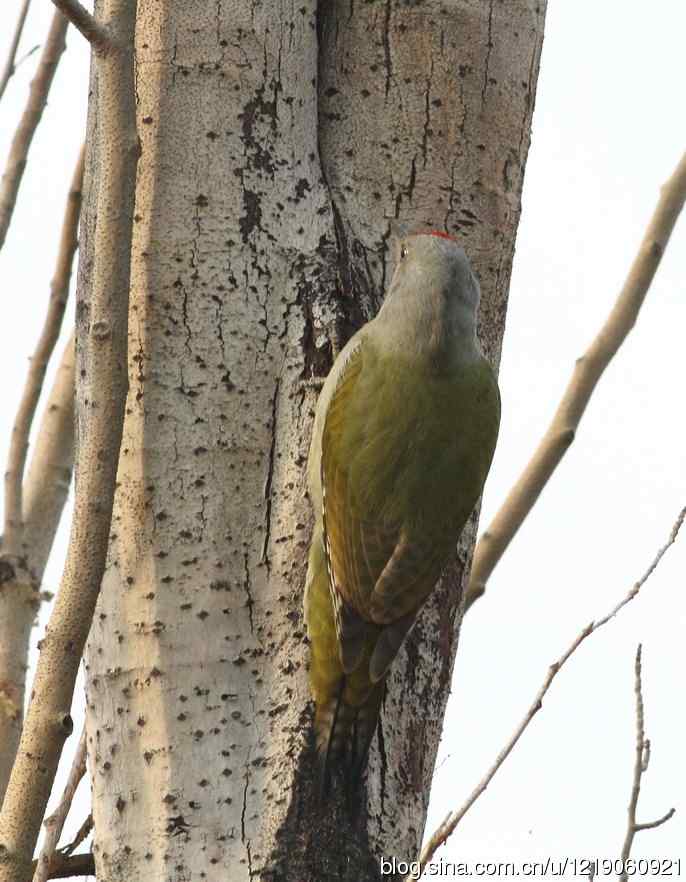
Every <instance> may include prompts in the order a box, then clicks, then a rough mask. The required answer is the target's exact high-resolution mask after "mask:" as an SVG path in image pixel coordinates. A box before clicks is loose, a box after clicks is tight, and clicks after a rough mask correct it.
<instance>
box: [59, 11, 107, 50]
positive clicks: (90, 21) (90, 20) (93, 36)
mask: <svg viewBox="0 0 686 882" xmlns="http://www.w3.org/2000/svg"><path fill="white" fill-rule="evenodd" d="M52 2H53V3H54V4H55V6H56V7H57V8H58V9H59V10H60V12H61V13H62V14H63V15H64V16H66V17H67V18H68V19H69V21H70V22H71V23H72V24H73V25H74V27H75V28H76V29H77V30H78V31H80V32H81V33H82V34H83V36H84V37H85V38H86V39H87V40H88V42H89V43H90V44H91V46H92V47H93V50H94V51H95V52H99V53H105V52H107V51H109V50H110V49H111V48H112V36H111V34H110V31H109V30H108V28H106V27H105V25H103V24H101V23H100V22H99V21H98V20H97V19H96V18H95V17H94V16H93V15H91V14H90V12H89V11H88V10H87V9H86V8H85V6H82V5H81V4H80V3H79V0H52Z"/></svg>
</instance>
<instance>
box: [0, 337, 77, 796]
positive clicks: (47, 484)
mask: <svg viewBox="0 0 686 882" xmlns="http://www.w3.org/2000/svg"><path fill="white" fill-rule="evenodd" d="M73 460H74V339H73V337H72V338H71V339H70V341H69V343H68V344H67V347H66V349H65V352H64V354H63V356H62V362H61V364H60V367H59V369H58V372H57V377H56V378H55V382H54V384H53V387H52V390H51V393H50V397H49V398H48V402H47V404H46V407H45V412H44V414H43V419H42V421H41V425H40V430H39V432H38V439H37V442H36V447H35V450H34V454H33V457H32V460H31V468H30V470H29V476H28V479H27V481H26V487H25V493H24V496H25V506H24V521H25V523H26V528H25V531H24V546H23V547H24V553H25V556H26V557H25V559H24V557H20V558H19V559H12V558H7V557H4V558H1V559H0V583H2V590H0V744H2V750H0V802H1V801H2V797H3V796H4V795H5V788H6V786H7V781H8V780H9V776H10V772H11V770H12V763H13V762H14V757H15V754H16V752H17V747H18V745H19V737H20V735H21V725H22V719H23V707H24V693H25V689H26V667H27V665H26V659H27V657H28V651H29V638H30V635H31V628H32V625H33V622H34V619H35V616H36V610H37V608H38V605H39V603H40V599H41V597H42V596H43V594H41V593H40V591H39V588H40V584H41V581H42V579H43V571H44V570H45V565H46V563H47V560H48V556H49V554H50V549H51V548H52V543H53V541H54V538H55V533H56V532H57V527H58V525H59V521H60V517H61V514H62V509H63V508H64V503H65V501H66V499H67V493H68V491H69V483H70V479H71V469H72V464H73Z"/></svg>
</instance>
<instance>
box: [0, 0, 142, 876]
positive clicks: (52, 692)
mask: <svg viewBox="0 0 686 882" xmlns="http://www.w3.org/2000/svg"><path fill="white" fill-rule="evenodd" d="M103 7H104V8H103V18H104V20H105V21H106V22H107V23H108V24H109V27H110V33H111V36H112V41H113V44H114V46H115V47H116V49H113V50H112V51H109V52H108V53H107V54H102V55H99V56H98V57H97V66H98V69H99V73H100V79H99V88H100V90H101V94H100V100H99V108H100V124H99V129H98V135H99V137H98V141H97V149H98V153H99V161H100V162H101V163H102V165H103V167H106V168H107V170H108V174H107V175H103V176H102V177H100V179H99V180H98V182H97V213H98V225H97V229H96V231H95V242H94V256H93V259H94V262H93V267H92V274H93V275H92V285H91V288H90V290H89V292H88V296H87V297H84V296H83V292H81V296H80V297H79V298H78V301H77V324H76V327H77V336H76V342H77V367H78V370H77V376H78V383H77V398H76V413H77V425H78V458H77V467H76V493H75V503H74V519H73V522H72V530H71V535H70V539H69V547H68V550H67V560H66V564H65V569H64V574H63V576H62V581H61V584H60V589H59V593H58V595H57V599H56V601H55V606H54V608H53V612H52V615H51V617H50V621H49V624H48V627H47V630H46V636H45V638H44V640H43V641H42V646H41V654H40V658H39V661H38V666H37V670H36V675H35V679H34V683H33V692H32V697H31V702H30V704H29V709H28V713H27V717H26V722H25V724H24V728H23V731H22V734H21V740H20V743H19V749H18V751H17V756H16V759H15V762H14V766H13V768H12V774H11V776H10V780H9V784H8V786H7V791H6V793H5V799H4V802H3V806H2V812H0V880H1V882H10V880H12V882H20V880H21V882H23V880H25V879H26V878H27V877H28V875H29V873H30V867H31V858H32V856H33V849H34V847H35V843H36V838H37V836H38V832H39V829H40V825H41V822H42V819H43V816H44V813H45V807H46V805H47V801H48V798H49V796H50V790H51V787H52V782H53V779H54V776H55V772H56V770H57V764H58V762H59V758H60V754H61V751H62V746H63V744H64V740H65V738H66V737H67V736H68V735H69V734H70V732H71V727H72V721H71V716H70V709H71V700H72V695H73V689H74V682H75V680H76V674H77V672H78V667H79V663H80V660H81V654H82V652H83V647H84V644H85V642H86V638H87V636H88V631H89V628H90V623H91V619H92V616H93V610H94V608H95V603H96V600H97V596H98V592H99V590H100V584H101V580H102V573H103V570H104V566H105V556H106V552H107V543H108V538H109V532H110V523H111V514H112V503H113V498H114V490H115V479H116V470H117V458H118V455H119V447H120V441H121V432H122V425H123V420H124V406H125V400H126V391H127V372H126V344H127V325H128V299H129V298H128V295H129V270H130V259H129V258H130V253H131V232H132V227H133V208H134V196H135V181H136V164H137V161H138V152H139V144H138V138H137V134H136V126H135V106H134V105H135V95H134V91H135V85H134V69H133V35H134V29H135V21H136V3H135V2H133V3H132V2H130V0H106V2H105V3H104V4H103Z"/></svg>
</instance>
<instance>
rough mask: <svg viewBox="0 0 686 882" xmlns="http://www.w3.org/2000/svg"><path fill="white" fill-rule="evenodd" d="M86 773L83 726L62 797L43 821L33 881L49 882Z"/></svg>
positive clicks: (84, 730)
mask: <svg viewBox="0 0 686 882" xmlns="http://www.w3.org/2000/svg"><path fill="white" fill-rule="evenodd" d="M85 774H86V727H85V726H84V727H83V731H82V732H81V738H80V739H79V744H78V747H77V748H76V753H75V754H74V759H73V761H72V766H71V770H70V771H69V777H68V778H67V783H66V785H65V787H64V792H63V793H62V799H61V800H60V802H59V805H58V806H57V808H56V809H55V811H54V812H53V813H52V814H51V815H50V817H49V818H46V819H45V821H44V822H43V826H44V827H45V841H44V842H43V848H42V849H41V853H40V855H39V856H38V861H37V866H36V869H35V872H34V874H33V882H47V880H48V879H49V878H50V865H51V863H52V859H53V857H54V855H55V852H56V851H57V844H58V842H59V841H60V836H61V835H62V830H63V829H64V822H65V821H66V820H67V815H68V814H69V811H70V809H71V804H72V802H73V800H74V794H75V793H76V788H77V787H78V786H79V784H80V783H81V779H82V778H83V776H84V775H85Z"/></svg>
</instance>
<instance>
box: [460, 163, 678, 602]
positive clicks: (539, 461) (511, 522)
mask: <svg viewBox="0 0 686 882" xmlns="http://www.w3.org/2000/svg"><path fill="white" fill-rule="evenodd" d="M684 201H686V153H685V154H684V155H683V156H682V157H681V161H680V162H679V164H678V166H677V168H676V170H675V171H674V173H673V175H672V177H671V178H670V179H669V180H668V181H667V183H666V184H664V186H663V187H662V190H661V193H660V198H659V200H658V203H657V207H656V208H655V212H654V214H653V216H652V218H651V220H650V223H649V224H648V228H647V230H646V233H645V235H644V237H643V241H642V242H641V246H640V248H639V250H638V254H637V255H636V257H635V259H634V262H633V264H632V266H631V269H630V271H629V275H628V276H627V278H626V281H625V282H624V286H623V287H622V290H621V292H620V294H619V297H618V298H617V301H616V302H615V305H614V306H613V308H612V311H611V312H610V315H609V316H608V318H607V320H606V322H605V324H604V325H603V327H602V328H601V329H600V332H599V333H598V335H597V337H596V338H595V340H594V341H593V343H592V344H591V346H590V348H589V349H588V351H587V352H586V354H585V355H583V356H582V357H581V358H579V359H578V360H577V362H576V365H575V367H574V371H573V373H572V377H571V379H570V381H569V384H568V385H567V388H566V389H565V393H564V395H563V396H562V400H561V401H560V404H559V405H558V408H557V410H556V412H555V416H554V417H553V420H552V422H551V423H550V425H549V426H548V429H547V430H546V432H545V434H544V436H543V438H542V439H541V441H540V443H539V445H538V447H537V448H536V451H535V452H534V455H533V456H532V457H531V459H530V461H529V463H528V464H527V466H526V468H525V469H524V471H523V472H522V474H521V475H520V477H519V480H518V481H517V482H516V484H515V485H514V487H513V488H512V489H511V490H510V492H509V494H508V495H507V498H506V499H505V502H504V503H503V504H502V506H501V507H500V510H499V511H498V513H497V514H496V516H495V517H494V518H493V520H492V522H491V523H490V525H489V526H488V528H487V529H486V531H485V532H484V534H483V535H482V536H481V538H480V540H479V542H478V543H477V546H476V549H475V551H474V560H473V563H472V571H471V575H470V578H469V584H468V587H467V592H466V601H465V608H466V609H469V607H470V606H471V604H472V603H474V601H475V600H477V599H478V598H479V597H481V595H482V594H483V593H484V591H485V590H486V583H487V582H488V579H489V578H490V576H491V573H492V572H493V570H494V569H495V567H496V565H497V563H498V561H499V560H500V558H501V557H502V556H503V554H504V552H505V550H506V549H507V547H508V545H509V544H510V542H511V541H512V539H513V538H514V536H515V534H516V533H517V530H519V528H520V527H521V525H522V523H523V522H524V519H525V518H526V517H527V515H528V514H529V512H530V511H531V509H532V508H533V506H534V505H535V503H536V500H537V499H538V497H539V496H540V494H541V491H542V490H543V488H544V487H545V485H546V484H547V483H548V481H549V480H550V478H551V477H552V475H553V472H554V471H555V469H556V468H557V466H558V464H559V463H560V461H561V459H562V457H563V456H564V454H565V453H566V452H567V450H568V449H569V447H570V446H571V444H572V442H573V441H574V438H575V436H576V430H577V429H578V427H579V424H580V422H581V418H582V417H583V415H584V412H585V410H586V406H587V405H588V402H589V400H590V398H591V396H592V395H593V392H594V391H595V388H596V386H597V385H598V382H599V380H600V378H601V376H602V374H603V372H604V370H605V368H606V367H607V366H608V364H609V363H610V361H612V359H613V358H614V356H615V355H616V353H617V351H618V349H619V348H620V346H621V345H622V343H623V342H624V340H625V339H626V337H627V335H628V334H629V331H631V329H632V328H633V327H634V325H635V324H636V320H637V318H638V314H639V312H640V309H641V306H642V305H643V301H644V300H645V296H646V294H647V292H648V289H649V287H650V284H651V282H652V280H653V277H654V275H655V271H656V270H657V268H658V266H659V264H660V259H661V258H662V255H663V254H664V251H665V248H666V247H667V243H668V242H669V237H670V236H671V233H672V230H673V229H674V225H675V223H676V221H677V218H678V217H679V214H680V212H681V209H682V208H683V205H684Z"/></svg>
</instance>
